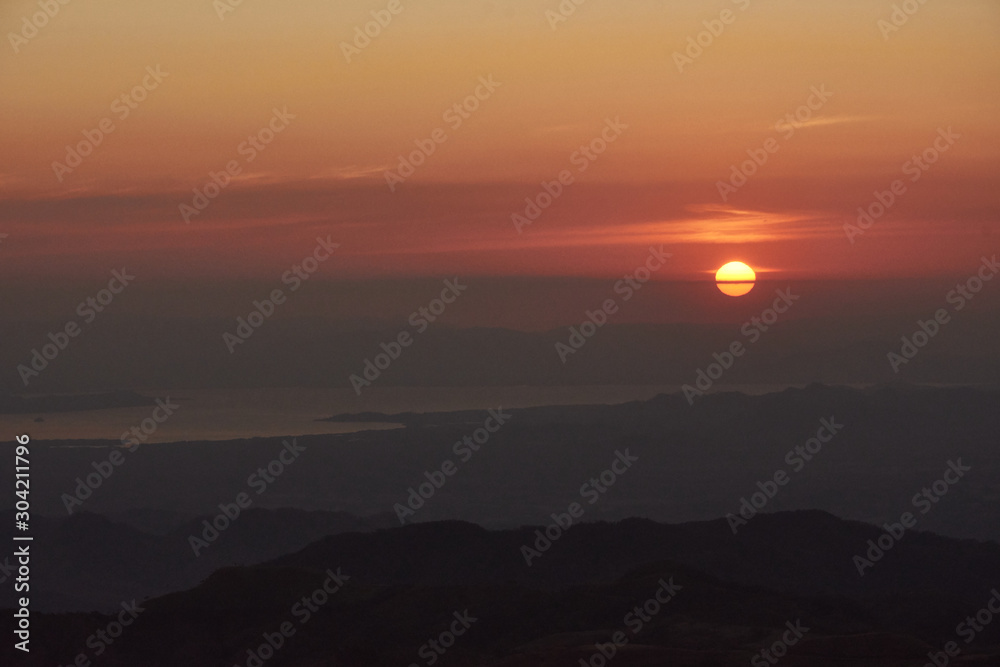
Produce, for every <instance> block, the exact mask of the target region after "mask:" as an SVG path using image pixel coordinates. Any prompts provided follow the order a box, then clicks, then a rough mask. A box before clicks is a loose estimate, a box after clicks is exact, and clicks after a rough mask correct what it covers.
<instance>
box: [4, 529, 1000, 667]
mask: <svg viewBox="0 0 1000 667" xmlns="http://www.w3.org/2000/svg"><path fill="white" fill-rule="evenodd" d="M533 533H534V529H533V528H530V527H526V528H522V529H517V530H511V531H502V532H497V531H493V532H491V531H487V530H484V529H482V528H480V527H477V526H472V525H468V524H462V523H457V522H447V523H438V524H424V525H416V526H407V527H402V528H393V529H388V530H379V531H376V532H372V533H364V534H362V533H345V534H341V535H334V536H329V537H326V538H323V539H321V540H320V541H318V542H316V543H314V544H312V545H309V546H308V547H306V548H305V549H303V550H301V551H299V552H298V553H295V554H290V555H288V556H284V557H281V558H279V559H277V560H274V561H272V562H269V563H266V564H264V565H259V566H255V567H235V568H234V567H230V568H224V569H222V570H220V571H218V572H216V573H215V574H213V575H212V576H210V577H209V578H208V579H207V580H206V581H204V582H203V583H202V584H200V585H199V586H197V587H195V588H193V589H191V590H188V591H186V592H182V593H173V594H170V595H166V596H164V597H161V598H157V599H152V600H148V601H140V606H141V607H142V608H143V609H144V611H142V612H141V614H139V615H138V618H137V619H136V621H135V623H134V624H133V625H132V626H131V627H128V628H126V629H125V630H124V632H123V633H122V635H121V637H120V639H118V640H116V641H115V642H114V643H113V644H112V645H111V646H110V647H109V648H108V647H105V648H107V650H106V651H105V652H103V654H102V655H101V657H100V664H102V665H112V666H117V665H136V666H147V665H148V666H150V667H153V666H160V665H163V666H167V665H182V664H183V665H190V666H191V667H200V666H202V665H205V666H208V665H212V666H215V665H219V666H222V665H226V666H228V665H234V664H239V665H247V664H248V660H249V654H248V653H247V652H248V650H249V651H256V650H258V649H259V647H260V646H261V645H262V644H265V641H266V639H265V633H270V636H271V637H272V639H273V638H274V636H275V635H274V633H275V632H276V631H277V630H278V629H279V628H280V627H281V625H282V623H286V622H287V623H289V625H288V626H287V627H288V628H291V629H294V634H291V635H289V636H288V637H287V638H285V639H284V640H283V641H281V642H280V643H281V648H280V649H279V650H278V651H277V652H275V654H274V655H273V656H269V657H268V659H267V661H266V664H267V665H278V666H282V665H284V666H293V665H294V666H301V667H307V666H310V667H312V666H316V667H318V666H320V665H343V666H347V665H351V666H353V665H373V666H374V665H400V664H402V665H406V664H413V663H416V664H421V665H422V664H429V663H428V662H426V661H425V657H426V655H424V654H420V651H421V647H424V650H425V651H426V650H428V649H427V648H426V646H425V645H426V643H427V642H428V641H429V640H431V639H434V638H437V637H439V635H440V634H441V633H442V632H444V631H447V630H448V629H449V624H450V623H451V622H452V621H453V620H455V618H456V617H455V615H454V614H455V613H458V614H460V615H461V614H462V613H463V612H465V611H466V610H468V616H470V617H473V618H474V619H475V620H474V621H473V622H471V623H470V624H469V630H468V632H467V633H466V634H464V635H463V636H459V637H458V638H457V639H456V640H455V642H454V648H452V649H449V650H448V651H446V652H445V653H444V655H443V657H442V658H441V660H440V664H443V665H504V666H507V665H511V666H513V665H556V664H566V665H574V664H579V660H581V659H582V660H585V661H586V660H589V659H590V658H591V656H592V655H594V653H595V651H597V650H598V649H597V648H596V647H595V644H598V643H599V644H603V645H606V644H607V642H609V641H610V640H611V639H612V638H613V637H614V633H615V632H617V631H621V632H622V633H624V634H623V635H620V636H619V638H622V637H627V639H628V643H627V644H626V645H625V646H624V647H623V648H621V649H620V650H617V655H616V656H615V658H614V664H621V665H663V664H670V665H675V664H676V665H691V666H693V665H738V664H740V665H745V664H746V663H747V662H749V661H750V660H751V658H752V657H754V656H755V655H759V654H760V651H761V650H763V649H766V648H768V647H771V646H772V645H773V644H774V642H776V641H778V640H780V639H781V638H782V635H783V634H784V635H785V637H789V636H792V637H794V635H789V634H788V632H789V628H790V627H793V628H794V627H798V628H799V630H800V632H801V635H802V636H801V639H800V640H797V641H796V642H795V644H794V645H793V646H791V647H790V648H789V650H788V654H787V656H785V657H783V659H782V664H788V665H796V666H805V665H810V666H815V665H819V666H820V667H827V666H829V667H834V666H837V667H843V666H859V667H860V666H862V665H886V666H889V667H897V666H898V667H903V666H904V665H913V664H921V661H922V660H926V657H927V653H928V652H930V651H936V650H940V646H942V645H943V643H944V642H946V641H951V640H955V639H956V637H955V633H954V628H955V626H956V624H957V623H958V622H960V621H961V620H962V619H963V618H965V617H966V616H968V615H969V614H975V613H976V612H977V611H978V610H979V609H980V608H981V607H983V606H984V605H985V603H986V602H987V600H988V599H989V597H990V596H991V592H990V591H991V589H992V588H995V586H996V577H997V573H998V572H1000V545H996V544H984V543H977V542H972V541H956V540H949V539H946V538H940V537H937V536H934V535H927V534H913V535H908V536H906V537H905V538H904V539H903V541H902V542H900V543H899V544H898V545H897V546H896V547H895V548H894V549H893V550H892V551H891V553H890V555H888V556H886V558H885V559H884V561H883V562H880V563H879V564H878V565H877V567H876V568H875V569H873V570H872V571H871V572H870V573H869V574H867V575H866V576H865V577H863V578H861V577H858V575H857V572H855V571H853V566H852V565H851V562H850V557H851V555H852V554H853V553H854V552H855V551H856V550H857V549H861V548H863V543H864V541H865V540H866V539H870V538H872V537H875V536H877V534H878V531H877V529H875V528H873V527H871V526H866V525H863V524H857V523H851V522H844V521H840V520H838V519H836V518H834V517H832V516H829V515H827V514H823V513H819V512H796V513H781V514H776V515H772V516H761V517H758V518H756V519H755V520H754V521H752V522H751V523H750V525H748V526H747V527H746V529H745V532H743V531H741V533H740V534H738V535H737V536H733V535H732V533H731V531H730V530H729V527H728V525H727V524H726V523H725V522H724V521H712V522H704V523H695V524H685V525H679V526H664V525H660V524H656V523H653V522H650V521H643V520H632V521H624V522H621V523H616V524H609V523H596V524H590V525H583V526H579V527H574V528H571V529H569V530H568V531H567V532H566V534H565V535H563V536H561V537H560V538H559V539H558V540H556V541H555V543H554V544H553V546H552V547H551V548H550V549H549V550H548V551H547V552H545V553H544V555H543V556H542V557H541V558H539V559H538V560H537V561H536V562H535V564H534V565H533V566H532V567H530V568H529V567H527V566H526V565H525V563H524V561H523V559H522V557H521V554H520V552H519V547H520V545H521V544H522V543H523V542H524V541H526V540H531V539H533ZM945 563H946V564H947V566H945ZM337 573H339V574H340V575H347V577H348V579H347V580H346V582H344V583H343V586H342V588H340V589H339V590H337V591H336V592H334V593H332V594H330V595H328V596H327V597H326V598H323V602H322V604H318V603H317V604H316V605H315V606H316V609H315V610H314V611H312V612H310V613H309V615H308V619H304V618H303V616H304V614H303V613H301V612H302V607H301V606H300V607H296V606H295V605H296V604H298V603H300V601H301V600H302V598H303V596H311V595H312V594H313V592H314V591H316V590H317V589H318V588H319V587H320V586H322V585H323V583H324V581H328V582H332V581H333V579H331V574H337ZM78 576H79V575H78ZM676 586H680V589H679V590H676ZM668 590H672V592H673V596H672V597H670V598H669V601H668V602H665V603H663V604H657V605H650V606H649V607H648V609H649V610H653V609H655V613H654V612H653V611H650V612H649V613H647V615H646V616H645V619H647V620H644V621H643V622H642V623H641V624H638V626H637V623H636V619H637V618H643V617H641V616H637V615H636V614H635V612H634V610H635V608H636V607H637V606H639V607H640V608H643V607H644V606H645V605H646V604H647V602H648V601H649V600H650V599H653V598H654V597H655V595H656V593H657V591H664V593H663V594H666V593H665V591H668ZM130 599H131V598H130ZM317 599H319V598H317ZM296 609H298V612H296V611H295V610H296ZM630 613H632V615H631V616H629V614H630ZM33 618H34V623H35V624H36V632H38V636H45V637H46V638H52V639H51V641H46V642H45V644H44V645H39V646H37V647H34V650H33V651H32V654H31V655H30V656H21V657H19V658H18V660H19V664H27V665H43V664H44V665H50V664H52V662H53V661H58V663H59V664H69V662H70V661H71V660H72V659H73V658H74V656H75V655H77V654H78V653H80V652H86V653H88V655H89V656H90V657H93V654H94V651H93V649H90V648H88V644H87V641H88V637H90V636H91V635H92V633H94V632H95V631H96V630H97V629H99V628H103V627H106V626H107V624H108V623H109V622H112V621H113V620H114V618H115V617H114V616H102V615H99V614H89V615H81V614H61V615H49V614H36V615H35V616H34V617H33ZM804 628H805V630H803V629H804ZM605 648H606V649H607V646H605ZM12 651H13V649H12V648H11V647H10V646H9V645H6V646H3V647H2V648H0V659H5V660H6V659H13V653H12ZM962 651H963V653H962V656H961V657H960V658H959V659H958V660H956V661H954V662H952V663H951V664H956V665H991V664H998V662H997V661H998V660H1000V626H989V627H986V628H985V629H984V631H983V632H982V633H981V634H979V635H978V636H977V637H976V640H975V641H974V642H973V643H971V644H965V643H962ZM421 655H424V657H421ZM435 662H437V661H436V660H435ZM249 664H256V663H253V662H250V663H249Z"/></svg>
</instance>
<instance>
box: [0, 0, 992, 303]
mask: <svg viewBox="0 0 1000 667" xmlns="http://www.w3.org/2000/svg"><path fill="white" fill-rule="evenodd" d="M894 4H898V3H893V2H889V1H883V0H877V1H871V0H864V1H862V0H810V1H809V2H804V1H794V0H770V1H768V0H713V1H710V2H704V1H700V0H699V1H695V0H676V1H666V0H664V1H659V2H657V1H653V0H648V1H641V0H623V1H620V2H610V1H609V0H605V1H602V0H587V1H586V2H584V3H583V4H582V5H580V6H579V7H577V8H576V10H575V11H574V12H573V13H572V14H570V15H568V16H563V15H560V14H558V12H559V6H560V3H559V2H557V1H556V0H510V1H508V2H488V1H482V2H480V1H476V0H463V1H459V0H435V1H423V2H419V3H418V2H413V3H409V2H407V1H406V0H400V2H399V3H398V4H395V3H388V2H382V1H381V0H375V1H369V0H365V1H356V0H351V1H346V2H319V1H318V0H302V1H298V2H285V3H267V2H263V0H244V2H242V3H241V4H240V5H239V6H237V7H228V5H225V4H223V3H222V2H221V0H220V2H216V3H214V4H213V2H211V1H210V0H144V2H142V3H134V2H127V1H125V0H87V1H83V0H77V1H74V2H70V3H69V4H66V5H60V6H59V11H58V13H57V14H56V15H55V16H52V17H51V18H49V19H48V21H47V23H46V24H45V25H44V26H43V27H41V28H39V29H38V30H37V34H35V33H33V32H31V30H30V29H28V30H26V29H25V28H24V21H25V17H30V16H31V15H33V14H36V13H37V12H38V11H39V10H38V5H37V4H36V3H34V2H27V1H23V0H10V1H8V2H5V3H3V6H2V7H0V28H2V31H3V33H4V34H5V35H6V38H5V42H6V44H4V45H3V46H2V48H0V89H2V90H3V91H5V93H4V96H3V100H2V104H0V233H2V234H6V236H5V237H3V238H0V257H2V262H0V277H2V278H4V279H5V280H7V281H15V282H16V281H22V282H23V281H32V282H35V283H40V284H51V285H53V286H58V287H65V286H67V285H72V284H74V281H77V280H92V279H95V278H97V277H100V276H103V275H106V274H107V273H108V272H109V271H110V270H111V269H112V268H113V267H120V266H121V265H123V264H125V265H134V266H135V267H136V268H137V270H140V271H141V274H142V276H143V278H144V279H147V280H152V281H162V282H168V281H177V280H202V279H205V280H213V281H229V280H234V281H239V280H263V281H267V280H268V279H270V278H271V277H275V278H276V277H277V276H280V275H281V273H282V272H283V271H284V270H286V269H287V268H288V266H289V265H291V264H292V263H294V262H296V261H298V260H300V259H301V258H302V257H303V256H305V255H306V254H308V253H309V252H310V251H311V250H312V248H313V246H314V245H315V244H316V238H317V237H322V238H327V237H328V238H329V239H330V241H331V242H332V243H338V244H340V247H339V249H338V251H337V253H336V258H335V261H333V262H330V263H328V264H327V265H325V266H324V267H323V273H322V279H324V280H345V279H351V280H359V279H384V278H396V279H405V278H407V277H426V276H439V275H440V276H443V275H452V274H455V275H463V276H490V277H494V278H495V277H499V278H504V277H535V278H552V277H579V278H588V279H594V278H600V279H604V278H607V279H612V278H614V277H616V276H619V277H620V276H621V275H623V274H625V273H628V272H631V271H632V270H633V269H634V268H635V267H637V266H638V265H640V264H641V263H642V262H643V261H644V259H645V257H646V256H647V254H648V252H649V248H650V247H657V248H658V247H660V246H663V248H664V250H665V252H669V253H670V254H671V255H672V256H671V259H670V261H669V262H668V263H667V265H666V266H664V267H663V268H662V270H661V271H658V272H657V273H656V275H655V276H654V277H653V279H654V280H656V281H678V282H683V281H700V280H711V278H712V276H713V275H714V273H715V270H716V269H717V268H718V267H719V266H721V265H722V264H724V263H726V262H728V261H732V260H742V261H745V262H747V263H748V264H750V265H751V266H753V267H754V268H755V269H756V270H757V272H758V275H759V276H760V277H761V278H762V279H773V280H779V281H781V280H785V279H788V280H792V281H803V280H825V279H831V280H832V279H837V280H857V279H870V278H879V279H883V278H885V279H896V278H932V277H936V276H945V275H949V276H950V275H965V274H968V273H970V272H972V271H974V270H975V267H976V266H977V264H978V263H979V258H980V257H981V256H982V255H984V254H990V253H992V252H995V251H996V249H997V246H998V245H1000V244H998V243H997V240H998V236H997V231H998V223H997V212H998V209H1000V187H998V186H1000V182H998V181H1000V169H998V167H1000V141H998V139H1000V136H998V126H997V122H996V118H997V117H998V111H1000V87H998V85H997V84H998V81H1000V76H998V75H1000V41H998V39H997V36H998V34H1000V33H998V30H1000V3H997V2H995V1H994V0H948V1H947V2H945V1H944V0H929V1H928V2H926V3H925V4H923V5H920V6H919V9H918V10H917V11H916V12H915V13H914V14H913V15H912V16H905V21H903V20H902V18H900V17H902V16H904V15H897V16H896V20H897V23H899V24H900V25H892V24H891V23H887V22H888V21H891V20H892V14H893V11H894V10H893V7H894ZM390 6H391V7H393V8H395V9H397V10H399V11H398V12H397V13H395V14H393V13H391V12H389V11H388V10H387V7H390ZM564 6H568V5H566V4H565V3H564ZM219 7H228V8H229V10H231V11H229V10H225V11H223V10H220V9H219ZM372 12H375V17H376V18H377V17H382V20H383V22H385V23H386V25H385V26H384V27H380V28H379V30H378V34H377V36H375V37H374V38H371V39H369V40H367V42H363V41H360V40H358V41H355V40H356V36H357V34H358V31H360V30H363V29H364V26H365V24H366V23H370V22H371V21H372V20H373V14H372ZM556 16H558V17H559V18H558V19H556V18H553V17H556ZM563 19H564V20H563ZM880 22H881V23H880ZM887 26H891V28H889V27H887ZM356 28H357V29H358V31H356ZM372 32H375V31H374V30H372ZM712 32H716V33H718V34H712ZM29 33H30V34H31V35H32V36H31V37H30V38H26V37H24V35H25V34H29ZM699 33H700V35H699ZM17 34H20V38H19V37H17V36H14V37H12V35H17ZM699 39H701V42H702V46H691V45H692V44H697V41H698V40H699ZM345 45H353V48H352V47H351V46H345ZM359 46H360V47H361V48H359ZM679 54H680V55H679ZM144 82H145V84H144ZM143 85H144V86H145V87H144V88H143V87H142V86H143ZM136 86H140V88H139V89H136ZM136 91H137V92H136ZM477 93H478V95H479V97H478V98H477V97H476V95H477ZM123 95H125V96H126V99H125V100H122V96H123ZM470 96H472V97H470ZM138 98H142V99H141V101H138ZM456 104H460V105H461V104H464V105H466V106H465V107H462V110H461V111H459V110H456V109H455V105H456ZM810 105H811V108H810ZM470 109H471V110H470ZM795 114H799V115H798V117H797V118H796V116H795ZM102 127H103V128H104V129H105V130H106V129H108V128H112V127H113V129H112V131H110V132H105V131H104V130H102V129H101V128H102ZM88 135H89V136H90V137H97V138H99V139H100V141H99V143H98V145H96V146H94V147H93V150H92V152H90V154H89V155H86V156H84V157H81V158H80V160H79V163H78V164H77V165H76V166H71V165H72V163H73V161H74V160H73V158H72V157H71V156H69V155H68V148H67V147H68V146H74V147H75V146H78V145H79V144H80V142H81V141H83V142H87V141H91V140H90V139H87V138H86V137H87V136H88ZM255 135H256V136H257V137H258V138H257V139H256V140H255V141H256V142H257V143H256V145H255V144H254V143H253V142H251V141H250V137H252V136H255ZM935 142H937V143H935ZM421 145H422V146H424V147H427V146H431V147H432V148H433V152H430V151H429V150H428V151H426V152H430V154H429V155H418V157H417V159H418V160H419V161H421V162H422V164H420V165H419V166H417V167H415V168H414V170H413V173H412V174H409V172H406V173H404V171H406V170H404V171H400V170H399V167H400V159H401V156H408V155H410V154H411V153H412V152H413V151H415V150H418V146H421ZM588 146H589V147H590V148H589V150H588V149H587V147H588ZM85 148H86V147H85ZM754 156H756V158H757V160H758V162H757V163H756V164H754V163H752V162H748V160H752V159H753V158H754ZM921 156H924V159H928V160H929V159H930V158H933V159H934V160H933V164H929V163H925V164H923V167H921V166H916V163H915V162H914V158H920V157H921ZM743 165H749V167H744V166H743ZM227 168H228V169H230V171H231V173H228V174H226V173H225V172H226V170H227ZM734 169H742V170H743V171H744V172H749V171H753V173H752V174H750V175H749V176H747V177H746V178H745V182H743V180H742V179H741V178H740V177H736V178H735V180H732V179H733V171H734ZM213 173H214V174H215V175H216V180H217V181H219V182H225V183H226V185H225V187H223V188H220V189H219V192H218V194H217V195H216V196H214V197H213V198H211V199H210V200H209V199H208V198H206V199H205V200H203V201H199V199H198V197H199V195H197V194H196V192H204V191H205V188H206V185H208V186H209V188H212V187H214V186H213V185H209V184H211V183H212V180H211V179H212V177H211V174H213ZM387 173H393V174H394V175H393V176H388V177H387ZM221 174H225V175H224V176H222V175H221ZM560 179H562V180H563V182H562V183H560ZM896 181H898V183H897V184H896V187H897V193H893V192H892V189H893V183H894V182H896ZM722 183H726V185H721V184H722ZM546 188H547V189H548V190H546ZM557 191H558V192H557ZM556 192H557V196H556V197H555V198H554V199H553V201H552V202H551V204H549V205H548V206H547V207H546V208H544V209H539V210H538V211H537V213H538V215H537V217H536V218H535V219H529V218H531V217H532V214H533V213H534V211H533V209H532V208H531V204H530V201H526V200H531V199H534V200H536V202H539V201H540V202H547V200H546V197H547V196H548V194H551V193H556ZM876 193H882V194H880V195H877V194H876ZM877 196H881V197H882V198H883V199H882V200H883V202H888V201H889V198H890V197H891V198H892V200H893V201H892V203H891V205H889V206H888V210H887V212H886V213H885V214H884V215H882V216H881V217H878V218H877V219H873V220H872V222H871V224H870V225H869V227H868V228H866V229H860V228H855V229H854V230H853V232H852V231H851V228H850V227H847V228H845V225H852V224H853V225H856V224H857V222H856V221H857V218H858V209H859V207H864V208H866V209H871V208H872V207H873V206H875V208H874V209H872V210H878V203H877V199H876V197H877ZM199 203H207V206H206V207H204V209H203V210H200V208H199V207H198V205H199ZM185 207H186V208H185ZM185 211H186V212H185Z"/></svg>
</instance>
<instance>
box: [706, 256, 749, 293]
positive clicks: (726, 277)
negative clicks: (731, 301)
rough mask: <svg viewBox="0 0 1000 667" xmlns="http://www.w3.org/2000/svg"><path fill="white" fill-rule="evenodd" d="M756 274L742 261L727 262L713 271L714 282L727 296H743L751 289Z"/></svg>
mask: <svg viewBox="0 0 1000 667" xmlns="http://www.w3.org/2000/svg"><path fill="white" fill-rule="evenodd" d="M756 280H757V274H756V273H754V270H753V269H751V268H750V267H749V266H747V265H746V264H744V263H743V262H729V263H728V264H726V265H725V266H723V267H722V268H720V269H719V270H718V271H716V272H715V284H716V287H718V288H719V291H720V292H722V293H723V294H725V295H727V296H743V295H744V294H747V293H749V292H750V290H752V289H753V285H754V282H756Z"/></svg>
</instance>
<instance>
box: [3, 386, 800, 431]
mask: <svg viewBox="0 0 1000 667" xmlns="http://www.w3.org/2000/svg"><path fill="white" fill-rule="evenodd" d="M783 388H784V387H783V386H770V385H752V386H733V387H728V388H727V387H719V388H718V389H719V390H727V389H728V390H735V391H742V392H744V393H752V394H763V393H768V392H771V391H780V390H781V389H783ZM679 390H680V388H679V387H677V386H666V385H658V386H647V385H643V386H574V387H370V388H368V389H367V390H365V391H364V392H363V393H362V395H361V396H360V397H359V396H357V395H355V393H354V391H353V390H351V389H316V388H272V389H197V390H190V389H179V390H178V389H174V390H170V389H152V390H140V393H142V394H143V395H145V396H149V397H151V398H162V399H167V398H169V399H170V401H171V403H174V404H177V405H179V406H180V407H179V408H178V409H177V410H176V411H175V412H174V414H173V415H171V416H170V417H169V418H167V419H166V421H164V422H163V423H161V424H158V425H157V428H156V431H155V433H153V434H152V435H151V436H149V439H148V440H147V442H160V443H165V442H184V441H193V440H198V441H207V440H236V439H242V438H254V437H279V436H300V435H318V434H324V433H352V432H356V431H363V430H376V429H388V428H398V425H396V424H393V423H391V420H387V421H386V422H380V423H374V422H321V421H317V420H319V419H323V418H324V417H330V416H333V415H340V414H356V413H359V412H379V413H384V414H393V413H401V412H441V411H452V410H470V409H471V410H479V409H482V410H486V409H487V408H496V407H504V408H524V407H533V406H542V405H610V404H614V403H625V402H628V401H634V400H646V399H649V398H652V397H653V396H656V395H657V394H662V393H675V392H677V391H679ZM152 411H153V409H152V407H134V408H114V409H108V410H89V411H82V412H62V413H35V414H28V415H0V441H5V442H9V441H12V440H13V439H14V436H16V435H19V434H22V433H27V434H28V435H30V436H31V438H32V440H34V441H42V440H84V439H85V440H94V439H99V440H105V439H107V440H116V441H117V440H120V439H121V437H122V435H123V434H124V433H126V432H127V431H129V429H131V428H132V427H133V426H139V425H140V424H141V423H142V422H143V420H145V419H147V418H149V417H151V415H152Z"/></svg>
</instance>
